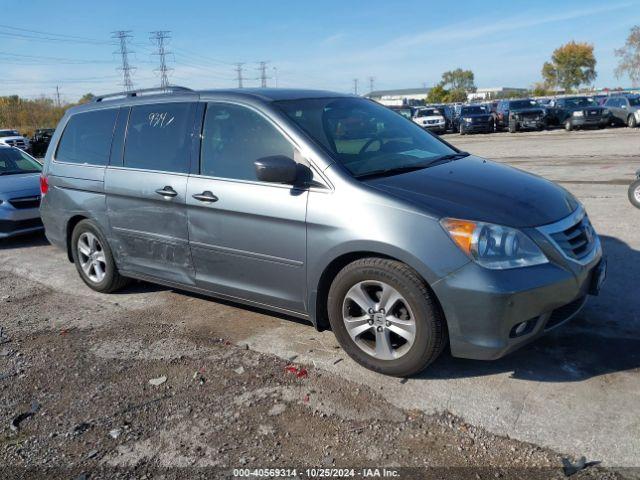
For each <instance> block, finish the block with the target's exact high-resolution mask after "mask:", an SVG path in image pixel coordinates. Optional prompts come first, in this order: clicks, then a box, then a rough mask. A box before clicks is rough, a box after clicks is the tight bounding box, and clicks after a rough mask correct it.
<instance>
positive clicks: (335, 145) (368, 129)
mask: <svg viewBox="0 0 640 480" xmlns="http://www.w3.org/2000/svg"><path fill="white" fill-rule="evenodd" d="M275 104H276V105H277V106H278V107H279V108H280V109H281V110H282V111H284V113H285V114H286V115H287V116H288V117H289V118H290V119H291V120H292V121H293V122H295V123H296V124H297V125H298V126H299V127H300V128H301V129H302V130H304V131H305V132H306V133H307V134H308V135H309V136H310V137H311V138H312V139H313V140H314V141H316V142H317V143H318V144H320V145H321V146H322V147H324V149H325V150H327V152H328V153H329V154H330V155H331V156H332V157H333V158H334V159H335V160H336V161H337V162H339V163H340V164H342V165H343V166H344V167H345V168H346V169H347V170H348V171H349V172H350V173H351V174H352V175H353V176H355V177H359V178H362V177H369V176H377V175H381V176H384V175H390V174H394V173H400V172H403V171H409V170H417V169H421V168H426V167H428V166H431V165H433V164H435V163H439V162H440V161H447V160H452V159H453V158H455V157H456V156H458V155H461V154H458V153H457V152H456V151H455V150H453V149H452V148H451V147H449V146H447V144H445V143H444V142H442V141H440V140H438V139H437V138H435V137H434V136H433V135H431V134H429V133H427V132H425V131H424V130H423V129H422V128H420V127H419V126H418V125H416V124H415V123H414V122H412V121H410V120H407V119H406V118H403V117H402V116H400V115H398V114H397V113H395V112H393V111H391V110H389V109H388V108H386V107H384V106H382V105H379V104H377V103H375V102H373V101H371V100H365V99H359V98H349V97H347V98H308V99H300V100H283V101H277V102H275Z"/></svg>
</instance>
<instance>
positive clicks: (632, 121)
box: [627, 115, 638, 128]
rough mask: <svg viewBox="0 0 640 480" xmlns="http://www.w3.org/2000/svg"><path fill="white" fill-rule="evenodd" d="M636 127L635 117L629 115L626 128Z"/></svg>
mask: <svg viewBox="0 0 640 480" xmlns="http://www.w3.org/2000/svg"><path fill="white" fill-rule="evenodd" d="M637 126H638V121H637V120H636V117H635V115H629V118H627V127H629V128H636V127H637Z"/></svg>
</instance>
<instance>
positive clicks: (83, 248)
mask: <svg viewBox="0 0 640 480" xmlns="http://www.w3.org/2000/svg"><path fill="white" fill-rule="evenodd" d="M71 246H72V249H71V251H72V255H73V261H74V263H75V265H76V270H78V273H79V274H80V278H82V281H83V282H84V283H86V284H87V285H88V286H89V287H90V288H91V289H93V290H95V291H97V292H102V293H111V292H115V291H116V290H119V289H120V288H122V287H123V286H125V285H126V284H127V283H128V282H129V279H128V278H126V277H123V276H122V275H120V273H119V272H118V268H117V267H116V264H115V262H114V260H113V255H112V254H111V249H110V248H109V245H108V244H107V241H106V240H105V238H104V236H103V235H102V233H101V232H100V230H99V228H98V227H97V226H96V225H95V223H94V222H93V221H91V220H82V221H81V222H78V224H77V225H76V226H75V228H74V229H73V234H72V236H71Z"/></svg>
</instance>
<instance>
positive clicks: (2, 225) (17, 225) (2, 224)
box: [0, 218, 42, 233]
mask: <svg viewBox="0 0 640 480" xmlns="http://www.w3.org/2000/svg"><path fill="white" fill-rule="evenodd" d="M36 227H42V220H40V218H30V219H29V220H18V221H15V222H13V221H10V220H0V233H13V232H17V231H19V230H25V229H27V228H36Z"/></svg>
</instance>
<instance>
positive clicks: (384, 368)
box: [327, 258, 447, 377]
mask: <svg viewBox="0 0 640 480" xmlns="http://www.w3.org/2000/svg"><path fill="white" fill-rule="evenodd" d="M354 298H355V299H357V300H358V302H357V303H356V302H355V301H354V300H353V299H354ZM392 299H393V300H392ZM361 305H362V306H361ZM385 309H386V310H385ZM327 311H328V313H329V322H330V323H331V327H332V330H333V332H334V334H335V336H336V338H337V340H338V342H339V343H340V345H341V346H342V348H343V349H344V351H345V352H346V353H347V354H348V355H349V356H350V357H351V358H352V359H353V360H355V361H356V362H357V363H359V364H360V365H362V366H364V367H365V368H368V369H370V370H373V371H375V372H379V373H382V374H385V375H392V376H397V377H406V376H409V375H414V374H416V373H418V372H420V371H422V370H424V369H425V368H426V367H427V366H428V365H429V364H430V363H432V362H433V361H434V360H435V359H436V358H437V357H438V356H439V355H440V354H441V353H442V351H443V349H444V348H445V346H446V343H447V329H446V325H445V321H444V318H443V316H442V314H441V312H440V308H439V306H438V304H437V302H436V300H435V298H434V297H433V293H431V290H430V289H429V287H428V286H427V284H426V283H425V282H424V281H423V280H422V278H420V276H419V275H418V274H417V273H416V272H415V271H414V270H413V269H412V268H410V267H409V266H407V265H405V264H404V263H401V262H398V261H395V260H389V259H383V258H364V259H361V260H356V261H354V262H352V263H350V264H349V265H347V266H346V267H344V268H343V269H342V270H341V271H340V272H339V273H338V275H337V276H336V278H335V279H334V280H333V283H332V284H331V288H330V290H329V296H328V299H327ZM371 312H373V313H371Z"/></svg>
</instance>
